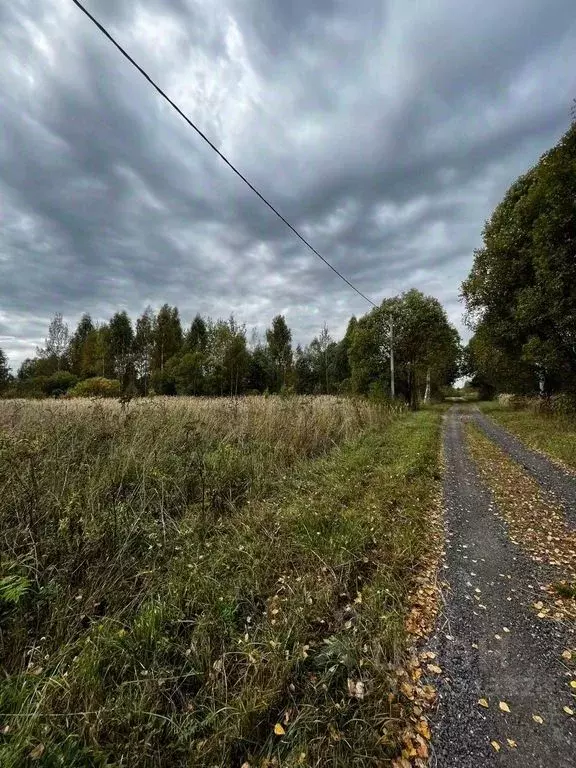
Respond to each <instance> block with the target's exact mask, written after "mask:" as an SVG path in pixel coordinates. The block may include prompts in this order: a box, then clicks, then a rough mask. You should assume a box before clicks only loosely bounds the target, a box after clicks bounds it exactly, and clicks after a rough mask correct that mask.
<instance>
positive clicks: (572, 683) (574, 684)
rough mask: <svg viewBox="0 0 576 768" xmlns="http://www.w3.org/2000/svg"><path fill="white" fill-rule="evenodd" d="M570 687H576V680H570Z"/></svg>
mask: <svg viewBox="0 0 576 768" xmlns="http://www.w3.org/2000/svg"><path fill="white" fill-rule="evenodd" d="M570 688H576V680H570Z"/></svg>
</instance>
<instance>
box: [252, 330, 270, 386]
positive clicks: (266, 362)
mask: <svg viewBox="0 0 576 768" xmlns="http://www.w3.org/2000/svg"><path fill="white" fill-rule="evenodd" d="M272 376H273V373H272V361H271V360H270V355H269V354H268V349H267V347H265V346H264V345H263V344H261V343H260V342H257V343H256V344H255V346H254V347H253V348H252V350H251V351H250V353H249V360H248V370H247V373H246V389H247V390H248V391H249V392H265V391H266V390H267V389H268V387H269V386H270V382H271V381H272Z"/></svg>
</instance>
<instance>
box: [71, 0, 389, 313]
mask: <svg viewBox="0 0 576 768" xmlns="http://www.w3.org/2000/svg"><path fill="white" fill-rule="evenodd" d="M72 2H73V3H74V5H76V6H77V7H78V8H79V9H80V10H81V11H82V13H84V14H85V15H86V16H87V17H88V18H89V19H90V21H91V22H92V23H93V24H94V25H95V26H96V27H97V28H98V29H99V30H100V32H102V34H103V35H104V36H105V37H106V38H108V40H110V42H111V43H112V44H113V45H114V46H115V47H116V48H117V49H118V50H119V51H120V53H121V54H122V55H123V56H124V58H126V59H128V61H129V62H130V63H131V64H132V65H133V66H134V67H135V68H136V69H137V70H138V72H140V74H141V75H142V76H143V77H144V78H146V80H147V81H148V82H149V83H150V85H151V86H152V87H153V88H154V89H155V90H156V91H157V92H158V93H159V94H160V96H162V98H163V99H165V100H166V101H167V102H168V104H170V106H171V107H172V108H173V109H175V110H176V112H178V114H179V115H180V117H182V118H184V120H185V121H186V122H187V123H188V125H189V126H190V127H191V128H193V129H194V130H195V131H196V133H197V134H198V135H199V136H200V137H201V138H202V139H204V141H205V142H206V144H208V146H209V147H210V148H211V149H213V150H214V152H216V154H217V155H218V157H219V158H220V159H221V160H223V161H224V162H225V163H226V165H227V166H228V167H229V168H230V169H231V170H232V171H234V173H235V174H236V176H238V177H239V178H240V179H242V181H243V182H244V183H245V184H246V185H247V186H248V187H250V189H251V190H252V192H254V194H255V195H257V196H258V197H259V198H260V200H262V202H263V203H264V204H265V205H267V206H268V208H270V210H271V211H272V212H273V213H275V214H276V216H277V217H278V218H279V219H280V220H281V221H282V222H284V224H285V225H286V226H287V227H288V229H290V230H291V231H292V232H293V233H294V234H295V235H296V237H298V238H299V239H300V240H301V241H302V242H303V243H304V245H306V246H307V247H308V248H309V249H310V250H311V251H312V253H313V254H314V255H315V256H317V257H318V258H319V259H320V260H321V261H323V262H324V264H326V266H327V267H330V269H331V270H332V272H335V273H336V274H337V275H338V277H339V278H341V279H342V280H343V281H344V282H345V283H346V284H347V285H348V286H349V287H350V288H352V290H353V291H356V293H357V294H358V295H359V296H361V297H362V298H363V299H364V300H365V301H367V302H368V303H369V304H371V305H372V306H373V307H376V306H377V305H376V303H375V302H373V301H372V299H369V298H368V296H366V295H365V294H363V293H362V291H361V290H359V289H358V288H356V286H355V285H354V284H353V283H351V282H350V280H348V278H347V277H344V275H343V274H342V273H341V272H339V271H338V270H337V269H336V267H334V266H332V264H330V262H329V261H328V260H327V259H325V258H324V256H322V254H321V253H319V252H318V251H317V250H316V248H314V246H313V245H311V244H310V243H309V242H308V240H306V238H305V237H304V236H303V235H301V234H300V232H298V230H297V229H296V228H295V227H293V226H292V224H290V222H289V221H288V219H286V218H284V216H282V214H281V213H280V211H278V209H277V208H275V207H274V206H273V205H272V203H269V202H268V200H267V199H266V198H265V197H264V195H263V194H262V193H261V192H259V191H258V190H257V189H256V187H255V186H254V185H253V184H252V183H251V182H250V181H248V179H247V178H246V177H245V176H244V175H243V174H242V173H241V172H240V171H239V170H238V168H236V166H235V165H233V164H232V163H231V162H230V160H228V158H227V157H226V156H225V155H224V154H222V152H220V150H219V149H218V147H217V146H216V145H215V144H214V143H213V142H212V141H210V139H209V138H208V137H207V136H206V134H205V133H203V131H201V130H200V128H198V126H197V125H195V124H194V123H193V122H192V120H190V118H189V117H188V116H187V115H186V114H185V113H184V112H183V111H182V110H181V109H180V107H179V106H178V105H177V104H175V103H174V102H173V101H172V99H171V98H170V97H169V96H168V95H167V94H166V93H165V92H164V91H163V90H162V88H160V86H159V85H157V83H156V82H155V81H154V80H153V79H152V78H151V77H150V75H149V74H148V73H147V72H146V71H145V70H144V69H143V68H142V67H141V66H140V65H139V64H138V63H137V62H136V61H134V59H133V58H132V56H130V54H129V53H128V52H127V51H126V50H125V49H124V48H123V47H122V46H121V45H120V43H119V42H117V40H115V38H114V37H113V36H112V35H111V34H110V32H108V30H107V29H106V28H105V27H104V26H103V25H102V24H101V23H100V22H99V21H98V19H96V18H95V17H94V16H93V15H92V14H91V13H90V11H88V10H87V9H86V8H85V7H84V6H83V5H82V3H81V2H79V0H72Z"/></svg>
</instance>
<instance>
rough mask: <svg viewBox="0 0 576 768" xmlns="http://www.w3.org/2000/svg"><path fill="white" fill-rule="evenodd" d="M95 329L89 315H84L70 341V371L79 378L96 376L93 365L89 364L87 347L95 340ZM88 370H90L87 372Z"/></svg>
mask: <svg viewBox="0 0 576 768" xmlns="http://www.w3.org/2000/svg"><path fill="white" fill-rule="evenodd" d="M94 331H95V328H94V323H93V322H92V318H91V317H90V315H89V314H84V315H82V317H81V318H80V321H79V323H78V326H77V328H76V330H75V331H74V333H73V334H72V337H71V339H70V344H69V348H68V358H69V362H70V371H71V372H72V373H73V374H74V375H75V376H77V377H78V378H79V377H81V376H82V377H84V376H86V375H87V374H88V375H94V371H93V368H92V365H91V364H87V359H86V358H87V355H86V352H87V347H88V346H89V344H90V341H91V340H92V338H93V334H94ZM87 369H88V370H87Z"/></svg>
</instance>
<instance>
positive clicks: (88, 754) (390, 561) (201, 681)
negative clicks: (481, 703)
mask: <svg viewBox="0 0 576 768" xmlns="http://www.w3.org/2000/svg"><path fill="white" fill-rule="evenodd" d="M439 421H440V413H439V412H438V411H426V412H421V413H418V414H408V413H405V412H403V411H402V410H401V409H399V410H398V411H397V412H392V411H391V410H390V409H387V408H385V407H382V406H378V405H376V404H372V403H369V402H368V401H365V400H353V399H338V398H335V397H317V398H285V399H283V398H278V397H269V398H263V397H259V398H256V397H255V398H244V399H241V400H238V401H230V400H224V399H192V398H173V399H166V400H164V399H161V398H156V399H154V400H150V401H132V402H131V403H129V404H128V405H126V406H122V405H121V404H119V403H117V402H109V401H88V400H74V401H26V402H24V401H0V532H1V533H0V535H1V545H0V547H1V561H0V566H1V567H0V675H1V677H0V764H1V765H2V766H6V767H7V768H9V767H13V768H20V767H21V766H24V765H27V764H31V765H43V766H136V765H138V766H234V767H235V768H241V766H243V765H244V766H247V765H249V766H296V765H307V766H369V765H370V766H372V765H380V764H383V765H384V764H386V762H382V761H387V760H390V759H391V758H392V757H394V755H395V754H397V752H398V741H399V732H400V730H401V728H402V725H403V724H402V716H401V709H400V708H399V707H400V704H399V698H398V693H397V690H396V688H395V682H394V676H393V675H392V674H391V671H390V670H391V665H393V664H395V663H397V661H398V659H399V658H401V655H402V653H403V649H404V643H405V632H404V618H405V613H406V599H407V595H408V593H409V591H410V589H411V588H412V587H413V579H414V574H415V572H416V570H417V568H418V564H419V562H420V560H421V558H422V557H423V556H425V554H426V549H427V546H428V544H427V537H426V535H425V524H426V510H427V509H428V508H429V507H430V505H431V504H432V503H433V498H434V494H435V493H436V492H437V487H438V454H439V450H438V448H439Z"/></svg>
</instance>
